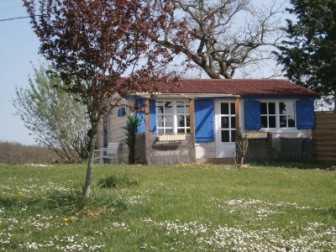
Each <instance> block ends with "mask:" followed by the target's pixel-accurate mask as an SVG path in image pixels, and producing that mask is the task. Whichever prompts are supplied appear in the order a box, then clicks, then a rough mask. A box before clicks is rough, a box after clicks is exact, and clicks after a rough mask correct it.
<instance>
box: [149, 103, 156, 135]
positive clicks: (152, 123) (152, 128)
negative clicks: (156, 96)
mask: <svg viewBox="0 0 336 252" xmlns="http://www.w3.org/2000/svg"><path fill="white" fill-rule="evenodd" d="M149 122H150V126H149V127H150V129H149V130H150V132H156V107H155V101H154V100H150V101H149Z"/></svg>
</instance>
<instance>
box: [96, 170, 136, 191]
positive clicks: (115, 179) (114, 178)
mask: <svg viewBox="0 0 336 252" xmlns="http://www.w3.org/2000/svg"><path fill="white" fill-rule="evenodd" d="M137 184H138V180H137V179H133V178H130V177H129V176H128V175H127V174H126V173H124V174H122V175H114V174H112V175H110V176H108V177H106V178H102V179H100V180H99V182H98V186H99V187H100V188H116V187H117V186H133V185H137Z"/></svg>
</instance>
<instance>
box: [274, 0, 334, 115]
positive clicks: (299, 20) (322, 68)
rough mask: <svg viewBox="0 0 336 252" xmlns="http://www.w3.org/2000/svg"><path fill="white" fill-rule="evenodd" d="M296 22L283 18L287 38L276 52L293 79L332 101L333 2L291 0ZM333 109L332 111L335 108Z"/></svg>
mask: <svg viewBox="0 0 336 252" xmlns="http://www.w3.org/2000/svg"><path fill="white" fill-rule="evenodd" d="M291 4H292V8H290V9H288V11H289V12H290V13H291V14H294V15H295V17H296V21H292V20H287V27H286V28H285V30H286V32H287V34H288V39H287V40H285V41H283V44H282V46H280V47H279V49H280V53H278V54H277V56H278V61H279V63H280V64H282V65H284V70H285V71H286V76H287V77H288V78H289V79H290V80H292V81H293V82H295V83H297V84H299V85H302V86H305V87H307V88H310V89H313V90H315V91H317V92H320V93H321V94H323V95H333V100H334V103H336V97H335V94H336V71H335V67H336V1H335V0H323V1H306V0H291ZM335 111H336V110H335Z"/></svg>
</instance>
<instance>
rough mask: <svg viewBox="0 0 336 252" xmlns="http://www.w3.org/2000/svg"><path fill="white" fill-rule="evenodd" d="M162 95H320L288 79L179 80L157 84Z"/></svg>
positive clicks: (157, 89) (157, 88) (158, 91)
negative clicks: (172, 82)
mask: <svg viewBox="0 0 336 252" xmlns="http://www.w3.org/2000/svg"><path fill="white" fill-rule="evenodd" d="M155 87H156V92H155V93H161V94H214V95H220V94H222V95H232V96H267V97H269V96H313V97H318V96H319V94H318V93H316V92H314V91H312V90H309V89H307V88H304V87H301V86H298V85H295V84H293V83H291V82H290V81H289V80H286V79H179V80H178V82H177V83H174V84H171V83H170V84H169V83H163V82H160V83H156V84H155Z"/></svg>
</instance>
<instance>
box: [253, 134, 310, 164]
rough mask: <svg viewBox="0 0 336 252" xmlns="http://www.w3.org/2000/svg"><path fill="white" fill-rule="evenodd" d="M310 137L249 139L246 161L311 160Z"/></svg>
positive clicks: (269, 135) (270, 136) (269, 136)
mask: <svg viewBox="0 0 336 252" xmlns="http://www.w3.org/2000/svg"><path fill="white" fill-rule="evenodd" d="M312 146H313V142H312V139H311V138H282V137H280V138H272V135H271V134H268V137H267V138H265V139H250V140H249V146H248V151H247V161H250V162H251V161H252V162H253V161H311V160H312Z"/></svg>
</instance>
